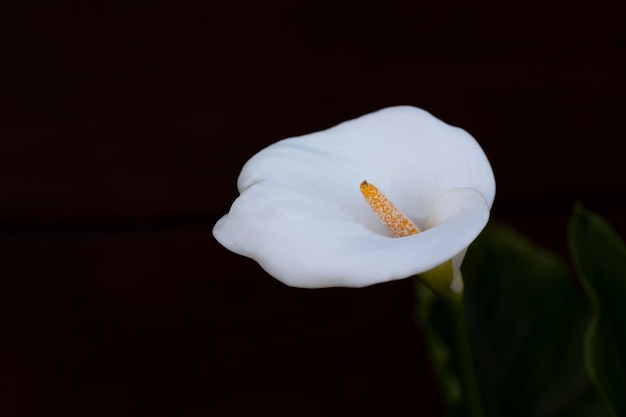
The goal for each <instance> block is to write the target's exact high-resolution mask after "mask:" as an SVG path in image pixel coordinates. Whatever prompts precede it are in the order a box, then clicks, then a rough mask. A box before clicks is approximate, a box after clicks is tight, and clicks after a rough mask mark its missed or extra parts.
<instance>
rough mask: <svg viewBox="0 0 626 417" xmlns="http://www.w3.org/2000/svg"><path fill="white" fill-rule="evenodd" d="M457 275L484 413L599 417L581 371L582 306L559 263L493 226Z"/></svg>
mask: <svg viewBox="0 0 626 417" xmlns="http://www.w3.org/2000/svg"><path fill="white" fill-rule="evenodd" d="M564 234H565V231H564ZM463 276H464V279H465V292H464V299H465V313H466V316H467V326H468V330H469V335H470V341H471V345H472V349H473V355H474V359H475V370H476V374H477V380H478V381H477V383H478V384H479V386H480V391H481V392H482V395H483V406H484V409H485V414H486V415H487V416H489V417H499V416H506V417H511V416H534V417H543V416H546V417H547V416H550V417H556V416H567V417H573V416H581V417H582V416H584V417H590V416H606V412H605V409H604V407H603V404H602V401H601V400H600V398H599V396H598V393H597V391H596V390H595V389H594V387H593V384H592V383H591V381H590V379H589V377H588V374H587V372H586V370H585V366H584V354H583V340H584V334H585V329H586V328H587V326H588V324H589V321H590V312H589V307H588V303H587V302H586V298H585V296H584V293H583V291H582V290H581V289H580V288H579V286H577V285H576V283H575V281H574V279H573V278H572V277H571V275H570V272H569V268H568V265H567V264H566V263H565V261H563V260H562V259H560V258H558V257H557V256H555V255H554V254H552V253H550V252H549V251H547V250H546V249H544V248H541V247H538V246H536V245H534V244H533V243H531V242H530V241H529V240H527V239H526V238H524V237H523V236H522V235H521V234H519V233H518V232H516V231H514V230H512V229H510V228H508V227H506V226H502V225H494V224H493V223H492V224H490V225H488V226H487V228H486V229H485V230H484V231H483V233H482V234H481V235H480V236H479V238H478V239H477V240H476V241H475V242H474V243H473V244H472V245H471V246H470V248H469V250H468V253H467V256H466V259H465V261H464V264H463Z"/></svg>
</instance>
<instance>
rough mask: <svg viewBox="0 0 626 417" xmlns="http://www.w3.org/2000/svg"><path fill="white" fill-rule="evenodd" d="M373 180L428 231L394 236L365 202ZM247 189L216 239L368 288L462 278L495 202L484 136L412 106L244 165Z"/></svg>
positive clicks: (266, 259) (304, 279) (310, 278)
mask: <svg viewBox="0 0 626 417" xmlns="http://www.w3.org/2000/svg"><path fill="white" fill-rule="evenodd" d="M365 179H366V180H367V181H371V183H373V184H376V186H377V187H378V188H379V189H380V190H381V191H382V192H383V193H384V194H385V196H387V197H388V198H389V200H391V201H392V202H393V203H394V205H395V206H396V207H398V208H399V209H400V210H401V211H402V212H403V213H404V214H405V215H406V216H407V217H408V218H410V219H411V220H412V221H413V222H414V223H415V225H417V227H418V228H419V229H420V230H421V232H420V233H418V234H414V235H411V236H407V237H399V238H396V237H393V236H392V234H391V232H390V231H389V230H388V229H387V228H386V227H385V226H384V225H383V224H382V223H381V222H380V220H379V219H378V218H377V217H376V214H375V213H374V212H373V211H372V209H371V208H370V207H369V206H368V204H367V202H366V201H365V199H364V198H363V196H362V195H361V193H360V190H359V184H361V182H362V181H363V180H365ZM237 185H238V189H239V192H240V195H239V197H238V198H237V199H236V200H235V202H234V203H233V205H232V207H231V209H230V212H229V213H228V214H226V215H225V216H224V217H222V218H221V219H220V220H219V221H218V222H217V223H216V225H215V227H214V228H213V235H214V236H215V238H216V239H217V240H218V241H219V242H220V243H221V244H222V245H223V246H225V247H226V248H228V249H229V250H231V251H233V252H235V253H238V254H240V255H243V256H247V257H250V258H253V259H255V260H256V261H257V262H258V263H259V264H260V265H261V266H262V267H263V268H264V269H265V270H266V271H267V272H268V273H269V274H270V275H272V276H274V277H275V278H277V279H278V280H280V281H282V282H283V283H285V284H287V285H290V286H295V287H303V288H320V287H363V286H367V285H371V284H376V283H380V282H385V281H390V280H396V279H402V278H407V277H409V276H413V275H417V274H422V273H425V272H427V271H430V270H432V269H433V268H435V267H438V266H440V265H442V264H445V263H446V262H448V261H452V262H451V265H452V272H453V274H454V273H456V272H458V271H459V268H460V266H461V262H462V260H463V256H464V254H465V251H466V249H467V247H468V246H469V245H470V243H471V242H472V241H473V240H474V239H475V238H476V237H477V236H478V234H479V233H480V232H481V231H482V229H483V228H484V227H485V225H486V224H487V221H488V219H489V213H490V209H491V205H492V203H493V200H494V196H495V180H494V176H493V172H492V169H491V166H490V164H489V161H488V160H487V158H486V156H485V154H484V152H483V150H482V149H481V148H480V146H479V145H478V143H477V142H476V141H475V140H474V138H473V137H472V136H470V135H469V134H468V133H467V132H466V131H464V130H462V129H460V128H457V127H453V126H450V125H448V124H446V123H444V122H442V121H441V120H439V119H437V118H435V117H433V116H432V115H431V114H430V113H427V112H426V111H424V110H421V109H419V108H416V107H411V106H395V107H389V108H385V109H382V110H379V111H377V112H374V113H370V114H367V115H365V116H362V117H359V118H357V119H354V120H350V121H347V122H344V123H341V124H339V125H337V126H334V127H332V128H330V129H327V130H324V131H321V132H316V133H312V134H308V135H304V136H300V137H295V138H290V139H285V140H282V141H279V142H277V143H275V144H273V145H270V146H269V147H267V148H265V149H263V150H262V151H260V152H259V153H257V154H256V155H255V156H253V157H252V158H251V159H250V160H249V161H248V162H247V163H246V164H245V165H244V167H243V169H242V171H241V174H240V176H239V179H238V182H237ZM451 281H452V277H449V278H448V283H447V284H448V285H450V284H451V283H452V282H451ZM454 285H455V286H456V287H455V288H456V290H457V291H458V290H460V288H461V287H459V286H458V283H456V284H454Z"/></svg>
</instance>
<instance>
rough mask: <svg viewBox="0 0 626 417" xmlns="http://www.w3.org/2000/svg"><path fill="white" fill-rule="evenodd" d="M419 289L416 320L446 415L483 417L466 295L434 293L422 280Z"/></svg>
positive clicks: (448, 292) (446, 292)
mask: <svg viewBox="0 0 626 417" xmlns="http://www.w3.org/2000/svg"><path fill="white" fill-rule="evenodd" d="M417 286H418V288H417V295H418V311H417V318H418V322H419V324H420V325H421V327H422V330H423V334H424V336H425V339H426V344H427V348H428V351H429V354H430V357H431V362H432V366H433V371H434V373H435V376H436V378H437V380H438V381H439V384H440V386H441V389H442V393H443V396H444V400H445V402H446V407H447V413H446V414H447V415H448V416H467V417H484V416H485V415H486V414H485V411H484V407H483V399H482V395H481V392H480V386H479V384H478V381H477V377H476V369H475V366H474V358H473V355H472V349H471V343H470V339H469V333H468V329H467V322H466V316H465V308H464V303H463V295H462V294H456V293H453V292H451V291H449V290H448V289H447V288H446V289H445V291H443V292H442V291H436V290H433V289H431V288H430V287H429V286H428V287H427V286H426V285H425V284H423V281H422V282H418V284H417ZM438 290H441V289H439V288H438Z"/></svg>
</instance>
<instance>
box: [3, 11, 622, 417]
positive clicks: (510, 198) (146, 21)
mask: <svg viewBox="0 0 626 417" xmlns="http://www.w3.org/2000/svg"><path fill="white" fill-rule="evenodd" d="M41 3H43V2H41ZM86 3H90V4H89V5H87V4H86ZM96 4H97V5H96ZM6 5H8V8H7V9H6V10H5V11H4V12H2V13H0V30H1V31H2V33H1V35H2V36H1V37H0V38H1V39H0V46H1V50H0V146H1V147H0V332H1V333H0V343H1V344H0V415H2V416H7V417H8V416H100V415H102V416H144V415H145V416H196V415H198V416H199V415H203V416H206V415H217V416H231V415H232V416H240V415H245V416H248V415H274V416H276V415H290V416H382V415H393V416H415V415H437V414H438V413H439V412H440V411H441V407H442V405H441V400H440V398H439V396H438V394H437V391H436V388H435V387H434V382H433V380H432V377H431V374H430V371H429V369H428V363H427V362H426V360H425V358H424V352H423V345H422V340H421V336H420V334H419V332H418V331H417V329H416V328H415V327H414V324H413V322H412V319H411V312H412V308H413V306H412V301H413V299H412V293H411V284H410V282H409V281H408V280H404V281H398V282H394V283H388V284H381V285H376V286H373V287H370V288H366V289H360V290H353V289H326V290H315V291H312V290H300V289H293V288H288V287H285V286H284V285H282V284H280V283H279V282H277V281H275V280H274V279H273V278H271V277H269V276H268V275H267V274H265V273H264V272H263V271H262V270H261V269H260V268H259V267H258V266H257V265H256V263H254V261H251V260H249V259H246V258H242V257H239V256H237V255H234V254H232V253H230V252H228V251H227V250H225V249H223V248H222V247H221V246H220V245H219V244H217V243H216V242H215V240H214V239H213V238H212V235H211V228H212V226H213V224H214V223H215V221H216V220H217V219H218V218H219V217H220V216H221V215H223V214H224V213H226V212H227V211H228V209H229V206H230V204H231V203H232V201H233V200H234V198H235V197H236V196H237V190H236V185H235V182H236V178H237V175H238V173H239V170H240V168H241V166H242V165H243V164H244V162H245V161H246V160H247V159H248V158H249V157H250V156H252V155H253V154H254V153H256V152H257V151H259V150H260V149H262V148H263V147H265V146H267V145H269V144H271V143H273V142H275V141H276V140H279V139H282V138H285V137H289V136H295V135H300V134H305V133H309V132H312V131H316V130H320V129H324V128H327V127H330V126H332V125H334V124H336V123H339V122H341V121H344V120H347V119H350V118H353V117H356V116H359V115H362V114H364V113H367V112H370V111H374V110H377V109H379V108H381V107H385V106H389V105H396V104H412V105H416V106H419V107H422V108H424V109H426V110H428V111H430V112H432V113H433V114H434V115H435V116H437V117H439V118H441V119H443V120H444V121H446V122H448V123H450V124H453V125H458V126H461V127H463V128H465V129H466V130H468V131H469V132H470V133H472V134H473V135H474V136H475V137H476V138H477V140H478V141H479V142H480V143H481V145H482V146H483V148H484V150H485V152H486V153H487V155H488V157H489V158H490V160H491V162H492V166H493V168H494V171H495V175H496V180H497V187H498V190H497V196H496V202H495V205H494V208H493V220H494V221H499V222H506V223H509V224H511V225H513V226H514V227H515V228H517V229H518V230H520V231H521V232H523V233H524V234H526V235H527V236H529V237H530V238H531V239H533V240H535V241H536V242H538V243H540V244H542V245H545V246H546V247H548V248H549V249H551V250H554V251H556V252H557V253H561V254H562V255H563V256H567V254H566V240H565V228H566V222H567V219H568V217H569V214H570V211H571V207H572V204H573V203H574V201H576V200H578V199H580V200H581V201H582V202H583V203H584V204H585V205H586V206H587V207H588V208H590V209H593V210H596V211H598V212H600V213H601V214H602V215H603V216H605V217H606V218H607V219H608V220H609V221H611V222H612V224H613V225H614V226H615V227H616V229H617V230H618V232H619V233H620V234H621V235H622V236H624V234H625V232H626V216H625V215H624V209H625V206H624V204H625V203H624V202H623V200H624V197H625V194H626V193H625V187H624V186H623V181H624V174H623V170H622V166H623V160H624V154H623V152H622V148H623V146H622V144H623V141H624V133H623V120H624V114H625V110H626V104H625V100H624V95H625V93H626V88H625V87H626V85H625V84H626V81H625V77H624V74H625V70H626V61H625V59H626V55H625V52H626V30H625V26H624V18H625V16H626V10H625V6H624V2H621V1H617V0H600V1H594V2H571V1H538V0H532V1H525V2H502V1H495V0H487V1H461V0H458V1H451V2H428V3H424V2H418V1H398V0H389V1H384V2H355V1H349V2H335V1H324V0H317V1H274V2H264V1H256V2H253V1H248V2H242V1H235V2H231V3H228V4H220V5H216V4H213V3H211V2H208V1H204V2H203V1H189V0H182V1H176V2H174V1H169V2H168V1H153V2H132V1H131V2H120V3H117V4H116V3H106V4H105V3H94V2H75V4H71V3H66V2H64V3H58V2H48V3H43V4H35V3H34V2H27V1H24V2H15V3H12V2H9V3H5V6H6Z"/></svg>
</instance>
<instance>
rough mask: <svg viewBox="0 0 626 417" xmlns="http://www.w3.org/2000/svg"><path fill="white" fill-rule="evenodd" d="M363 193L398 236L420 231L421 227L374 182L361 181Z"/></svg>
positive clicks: (381, 218) (379, 216)
mask: <svg viewBox="0 0 626 417" xmlns="http://www.w3.org/2000/svg"><path fill="white" fill-rule="evenodd" d="M361 194H363V197H365V200H366V201H367V204H369V206H370V207H371V208H372V210H374V213H376V215H377V216H378V218H379V219H380V220H381V221H382V222H383V223H384V224H385V226H387V228H389V230H391V232H392V233H393V235H394V236H396V237H405V236H410V235H414V234H416V233H419V231H420V230H419V229H418V228H417V226H415V224H413V222H412V221H411V220H410V219H409V218H408V217H406V216H405V215H404V214H402V212H401V211H400V210H398V208H397V207H396V206H394V205H393V203H392V202H391V201H389V199H388V198H387V197H385V196H384V195H383V194H382V193H381V192H380V191H379V190H378V188H376V187H375V186H374V185H373V184H370V183H369V182H367V181H366V180H364V181H363V182H362V183H361Z"/></svg>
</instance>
